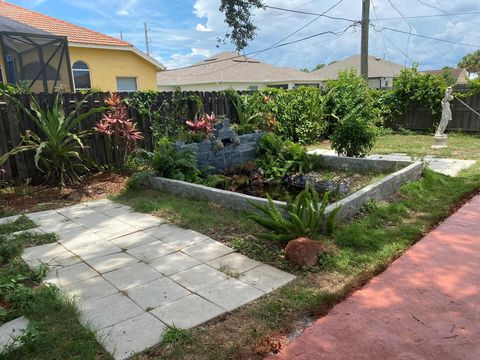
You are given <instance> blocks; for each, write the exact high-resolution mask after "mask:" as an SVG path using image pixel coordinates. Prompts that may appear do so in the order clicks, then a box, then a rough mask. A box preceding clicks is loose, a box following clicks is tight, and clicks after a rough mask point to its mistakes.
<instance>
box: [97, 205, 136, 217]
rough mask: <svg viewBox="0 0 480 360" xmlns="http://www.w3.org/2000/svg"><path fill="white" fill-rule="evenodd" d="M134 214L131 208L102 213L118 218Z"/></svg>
mask: <svg viewBox="0 0 480 360" xmlns="http://www.w3.org/2000/svg"><path fill="white" fill-rule="evenodd" d="M130 212H132V208H131V207H130V206H119V207H116V208H113V209H108V210H105V211H102V213H103V214H105V215H107V216H110V217H116V216H119V215H125V214H128V213H130Z"/></svg>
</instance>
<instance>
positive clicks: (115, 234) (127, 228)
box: [97, 220, 140, 240]
mask: <svg viewBox="0 0 480 360" xmlns="http://www.w3.org/2000/svg"><path fill="white" fill-rule="evenodd" d="M115 221H116V220H115ZM138 231H140V229H139V228H137V227H135V226H132V225H129V224H124V223H120V224H117V225H115V226H112V227H108V228H103V229H100V230H98V231H97V234H98V235H99V236H101V237H102V238H104V239H107V240H113V239H116V238H119V237H122V236H125V235H129V234H133V233H135V232H138Z"/></svg>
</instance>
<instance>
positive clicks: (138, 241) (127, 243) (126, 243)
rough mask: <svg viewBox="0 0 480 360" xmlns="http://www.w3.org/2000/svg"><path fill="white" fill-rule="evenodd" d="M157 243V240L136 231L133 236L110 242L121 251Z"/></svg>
mask: <svg viewBox="0 0 480 360" xmlns="http://www.w3.org/2000/svg"><path fill="white" fill-rule="evenodd" d="M155 241H158V239H157V238H155V237H153V236H151V235H149V234H147V233H145V232H143V231H137V232H134V233H133V234H129V235H125V236H122V237H118V238H116V239H113V240H111V242H112V243H113V244H115V245H117V246H118V247H120V248H122V249H132V248H135V247H138V246H141V245H146V244H150V243H152V242H155Z"/></svg>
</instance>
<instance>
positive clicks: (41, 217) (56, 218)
mask: <svg viewBox="0 0 480 360" xmlns="http://www.w3.org/2000/svg"><path fill="white" fill-rule="evenodd" d="M26 216H27V217H28V218H29V219H30V220H32V221H33V222H34V223H35V224H37V225H49V224H54V223H56V222H62V221H65V220H67V218H66V217H65V216H63V215H62V214H59V213H58V212H57V211H55V210H45V211H38V212H34V213H30V214H26Z"/></svg>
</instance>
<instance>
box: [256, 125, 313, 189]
mask: <svg viewBox="0 0 480 360" xmlns="http://www.w3.org/2000/svg"><path fill="white" fill-rule="evenodd" d="M308 160H309V156H308V154H307V151H306V149H305V148H304V147H303V146H302V145H300V144H296V143H294V142H292V141H290V140H283V139H282V138H281V137H279V136H277V135H275V134H273V133H266V134H265V135H264V136H263V137H262V140H261V141H260V144H259V145H258V147H257V160H256V161H255V164H256V165H257V167H258V168H261V169H262V170H263V172H264V177H265V179H266V180H270V181H273V182H280V181H281V180H283V179H284V178H285V177H286V176H288V175H290V174H291V173H295V172H302V171H304V170H307V168H308V166H309V161H308Z"/></svg>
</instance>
